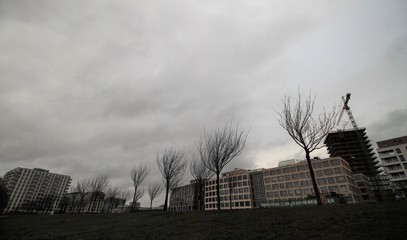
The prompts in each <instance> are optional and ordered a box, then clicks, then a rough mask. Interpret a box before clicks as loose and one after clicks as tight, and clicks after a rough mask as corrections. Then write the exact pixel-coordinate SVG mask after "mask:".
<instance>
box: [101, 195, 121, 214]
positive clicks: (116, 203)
mask: <svg viewBox="0 0 407 240" xmlns="http://www.w3.org/2000/svg"><path fill="white" fill-rule="evenodd" d="M125 204H126V199H122V198H108V199H105V201H104V205H103V212H104V213H121V212H124V211H125Z"/></svg>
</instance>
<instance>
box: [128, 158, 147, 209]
mask: <svg viewBox="0 0 407 240" xmlns="http://www.w3.org/2000/svg"><path fill="white" fill-rule="evenodd" d="M149 173H150V169H149V168H148V167H147V166H145V165H139V166H134V167H133V169H132V170H131V173H130V176H131V180H133V186H134V195H133V203H132V205H131V211H134V210H135V206H136V203H137V201H138V200H139V199H140V198H141V197H142V196H143V195H144V189H140V186H141V184H142V183H143V182H144V180H145V179H146V177H147V175H148V174H149Z"/></svg>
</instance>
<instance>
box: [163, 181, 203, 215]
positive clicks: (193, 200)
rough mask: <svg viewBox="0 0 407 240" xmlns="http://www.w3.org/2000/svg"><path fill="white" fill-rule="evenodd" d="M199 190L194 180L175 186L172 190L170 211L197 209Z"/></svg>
mask: <svg viewBox="0 0 407 240" xmlns="http://www.w3.org/2000/svg"><path fill="white" fill-rule="evenodd" d="M197 191H198V186H197V184H196V183H195V181H193V180H192V181H191V182H190V184H187V185H184V186H180V187H177V188H174V189H173V190H172V191H171V197H170V206H169V208H168V209H169V211H191V210H197V209H198V208H199V206H198V204H199V201H198V200H197ZM201 194H203V193H201Z"/></svg>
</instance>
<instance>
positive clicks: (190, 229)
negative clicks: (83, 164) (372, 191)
mask: <svg viewBox="0 0 407 240" xmlns="http://www.w3.org/2000/svg"><path fill="white" fill-rule="evenodd" d="M406 224H407V201H397V202H387V203H377V204H376V203H375V204H357V205H335V206H334V205H329V206H322V207H301V208H278V209H277V208H275V209H253V210H234V211H220V212H218V211H210V212H171V213H168V212H138V213H135V214H98V215H96V214H95V215H93V214H92V215H53V216H35V215H30V216H21V215H20V216H8V217H1V218H0V236H1V237H0V238H2V239H406V238H407V225H406Z"/></svg>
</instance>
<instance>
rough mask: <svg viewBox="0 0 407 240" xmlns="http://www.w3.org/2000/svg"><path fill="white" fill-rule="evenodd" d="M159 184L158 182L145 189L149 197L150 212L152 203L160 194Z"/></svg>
mask: <svg viewBox="0 0 407 240" xmlns="http://www.w3.org/2000/svg"><path fill="white" fill-rule="evenodd" d="M162 190H163V189H162V188H161V184H160V183H158V182H154V183H150V184H149V185H148V188H147V192H148V196H149V197H150V211H151V209H152V208H153V201H154V199H155V198H156V197H158V196H159V195H160V194H161V192H162Z"/></svg>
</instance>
